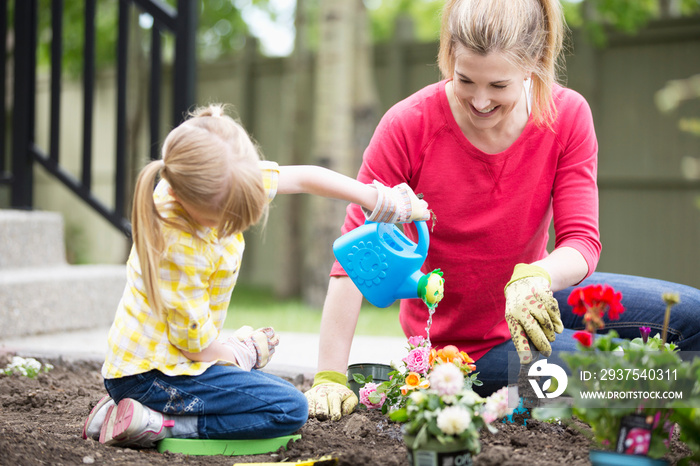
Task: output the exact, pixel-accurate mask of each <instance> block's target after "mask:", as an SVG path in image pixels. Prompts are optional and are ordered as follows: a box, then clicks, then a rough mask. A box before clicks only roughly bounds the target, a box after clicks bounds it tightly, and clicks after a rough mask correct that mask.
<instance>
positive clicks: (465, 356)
mask: <svg viewBox="0 0 700 466" xmlns="http://www.w3.org/2000/svg"><path fill="white" fill-rule="evenodd" d="M459 355H460V356H461V357H462V361H464V362H465V363H466V364H472V363H473V362H474V360H473V359H472V358H470V357H469V355H468V354H467V353H466V352H464V351H460V352H459Z"/></svg>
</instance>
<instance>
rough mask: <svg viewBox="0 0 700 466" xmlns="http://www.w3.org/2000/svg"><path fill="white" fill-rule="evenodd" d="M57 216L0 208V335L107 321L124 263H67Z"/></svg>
mask: <svg viewBox="0 0 700 466" xmlns="http://www.w3.org/2000/svg"><path fill="white" fill-rule="evenodd" d="M63 228H64V227H63V217H62V216H61V215H60V214H57V213H54V212H37V211H13V210H0V338H9V337H21V336H27V335H39V334H45V333H54V332H64V331H70V330H79V329H90V328H95V327H100V326H104V325H109V324H110V323H111V322H112V319H113V318H114V312H115V311H116V309H117V305H118V304H119V300H120V299H121V295H122V293H123V291H124V286H125V284H126V266H124V265H69V264H67V263H66V258H65V244H64V233H63Z"/></svg>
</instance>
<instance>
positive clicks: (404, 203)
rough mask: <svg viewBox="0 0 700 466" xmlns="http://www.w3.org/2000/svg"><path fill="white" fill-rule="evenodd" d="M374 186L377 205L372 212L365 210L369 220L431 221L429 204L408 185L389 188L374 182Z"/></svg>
mask: <svg viewBox="0 0 700 466" xmlns="http://www.w3.org/2000/svg"><path fill="white" fill-rule="evenodd" d="M372 186H373V187H375V188H376V189H377V204H376V205H375V206H374V210H372V212H368V211H367V210H366V209H363V210H364V212H365V217H367V220H369V221H371V222H382V223H407V222H413V221H415V220H424V221H425V220H430V211H429V210H428V203H427V202H425V201H424V200H422V199H418V196H416V195H415V193H414V192H413V190H412V189H411V187H410V186H408V185H407V184H406V183H401V184H399V185H396V186H394V187H393V188H389V187H387V186H384V185H383V184H382V183H380V182H379V181H377V180H374V183H373V184H372Z"/></svg>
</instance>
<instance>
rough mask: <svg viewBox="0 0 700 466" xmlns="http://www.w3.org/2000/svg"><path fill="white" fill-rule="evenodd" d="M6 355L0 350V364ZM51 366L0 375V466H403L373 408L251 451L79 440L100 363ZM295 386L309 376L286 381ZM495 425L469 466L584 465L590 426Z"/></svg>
mask: <svg viewBox="0 0 700 466" xmlns="http://www.w3.org/2000/svg"><path fill="white" fill-rule="evenodd" d="M9 359H10V355H0V368H4V367H5V366H6V365H7V363H8V362H9ZM42 362H50V363H51V364H53V365H54V366H55V367H54V369H53V370H51V371H50V372H48V373H41V374H39V375H38V376H37V377H36V378H34V379H29V378H27V377H19V376H6V375H2V374H0V465H78V464H80V465H82V464H120V465H121V464H133V465H178V464H188V465H207V466H211V465H227V466H231V465H232V464H233V463H253V462H255V463H265V462H268V463H269V462H282V461H283V462H288V463H294V462H296V461H300V460H309V459H319V458H321V457H324V456H327V455H330V456H331V457H332V458H336V459H337V464H338V465H353V466H354V465H377V466H380V465H381V466H408V460H407V456H406V447H405V446H404V443H403V441H402V437H401V431H400V426H399V425H397V424H395V423H392V422H389V421H388V419H387V418H386V416H383V415H382V414H381V413H380V412H377V411H366V410H361V411H356V412H355V413H353V414H351V415H350V416H347V417H345V418H343V419H342V420H340V421H336V422H332V421H323V422H321V421H318V420H316V419H311V420H309V421H308V422H307V423H306V425H305V426H304V427H303V428H302V429H301V430H300V431H299V432H297V433H298V434H301V436H302V438H301V439H300V440H298V441H296V442H293V443H290V444H289V445H288V449H287V450H285V449H283V448H280V449H279V450H278V451H276V452H275V453H271V454H266V455H257V456H236V457H230V456H188V455H183V454H174V453H169V452H166V453H158V452H157V451H156V450H135V449H130V448H121V447H110V446H105V445H102V444H100V443H99V442H96V441H93V440H83V439H82V438H81V432H82V427H83V422H84V420H85V418H86V416H87V415H88V413H89V412H90V410H91V409H92V407H93V406H94V405H95V404H96V403H97V401H98V400H99V399H100V398H101V397H102V396H104V394H105V389H104V386H103V385H102V378H101V376H100V372H99V370H100V365H99V364H98V363H96V362H92V361H64V360H60V359H59V360H42ZM293 382H294V383H295V384H296V385H297V387H298V388H299V389H300V390H306V389H308V387H309V386H310V381H309V380H304V379H303V377H298V378H297V380H294V381H293ZM515 421H516V422H513V423H503V422H496V423H495V426H496V427H497V428H498V433H497V434H490V433H488V432H484V433H482V435H481V441H482V452H481V453H480V454H479V455H478V456H476V457H475V459H474V464H475V465H476V466H490V465H493V466H496V465H518V466H521V465H523V464H527V465H528V466H550V465H551V466H554V465H561V464H567V465H569V466H576V465H589V464H590V461H589V460H588V451H589V449H590V448H591V442H590V440H589V438H588V437H587V435H586V434H587V433H588V434H590V429H588V426H586V425H585V424H582V423H580V422H578V423H575V424H574V425H572V426H566V425H556V424H548V423H543V422H539V421H536V420H532V419H530V420H528V421H527V424H526V425H523V422H522V419H517V417H516V419H515ZM689 453H690V451H689V450H688V448H687V447H686V446H685V445H684V444H682V443H680V442H679V441H678V439H677V434H676V437H674V440H673V442H672V444H671V448H670V449H669V453H668V455H667V457H666V459H667V460H669V461H670V462H671V464H674V463H675V462H676V461H677V460H678V459H680V458H682V457H684V456H687V455H688V454H689Z"/></svg>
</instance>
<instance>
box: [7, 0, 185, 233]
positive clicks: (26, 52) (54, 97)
mask: <svg viewBox="0 0 700 466" xmlns="http://www.w3.org/2000/svg"><path fill="white" fill-rule="evenodd" d="M68 1H77V0H68ZM84 2H85V5H84V16H85V28H84V48H83V73H82V76H83V120H82V131H83V134H82V136H83V138H82V158H81V168H80V170H81V173H80V176H79V177H77V178H76V177H75V176H74V175H72V174H71V173H70V172H68V171H67V170H66V169H65V168H63V167H62V166H61V164H60V153H59V143H60V132H59V128H60V126H61V119H60V114H61V77H62V71H63V70H62V55H63V30H64V27H65V24H64V17H63V10H64V8H63V7H64V0H52V3H51V12H50V14H51V28H52V34H51V35H52V41H51V75H50V80H51V84H50V103H49V105H50V125H49V131H50V135H49V144H48V153H46V151H45V150H43V149H42V148H40V147H38V146H37V144H36V138H35V127H36V102H35V95H36V75H37V46H38V41H37V37H38V32H39V31H38V24H39V22H38V19H39V18H38V15H39V8H38V1H37V0H15V2H14V4H11V3H10V1H8V0H0V37H2V38H4V46H3V47H2V51H0V54H2V59H1V60H0V67H2V69H0V90H4V89H5V88H6V83H7V69H8V68H7V63H8V62H9V59H10V58H11V60H12V63H13V68H14V73H13V81H12V82H13V89H12V96H13V101H12V110H11V115H12V125H11V128H10V131H8V128H7V125H6V123H7V122H6V116H5V115H6V112H5V111H0V184H8V185H9V186H10V205H11V207H12V208H16V209H31V208H32V207H33V191H34V179H33V178H34V177H33V166H34V163H35V162H38V163H39V164H40V165H42V166H43V167H44V168H45V169H46V171H47V172H48V173H50V174H51V175H52V176H53V177H55V178H56V179H57V180H59V181H60V182H61V183H63V184H64V185H65V186H67V187H68V188H70V189H71V190H72V191H73V192H74V193H75V194H76V195H77V196H79V197H80V198H81V199H82V200H83V201H85V202H86V203H87V204H88V205H89V206H90V207H91V208H92V209H93V210H95V211H96V212H98V213H99V214H100V215H101V216H102V217H104V218H105V219H106V220H108V221H109V222H110V223H111V224H112V225H114V226H115V227H116V228H118V229H119V230H121V231H122V232H123V233H124V234H126V235H127V236H129V235H130V234H131V225H130V223H129V221H128V219H127V218H126V216H125V213H126V206H125V202H126V199H127V197H126V193H125V190H126V187H127V182H128V180H127V179H126V167H127V147H128V145H127V138H126V133H127V131H126V129H127V107H126V103H127V98H126V96H127V92H129V89H127V69H128V66H129V63H128V54H127V49H128V44H129V28H130V26H131V22H130V16H131V14H132V9H133V8H137V9H138V11H140V12H143V13H147V14H149V15H151V17H152V18H153V26H152V36H151V47H150V53H151V57H150V58H151V60H150V65H151V69H150V79H149V106H148V114H149V129H150V134H149V142H150V147H151V153H150V156H151V158H157V157H158V149H157V147H158V141H159V139H160V134H159V128H160V127H161V119H162V117H161V101H160V99H161V96H160V90H161V87H162V82H161V81H162V77H163V60H162V56H163V50H162V49H163V41H162V35H163V34H172V35H173V36H174V43H175V52H174V55H175V57H174V66H173V73H172V74H173V82H172V87H173V94H172V109H173V114H172V115H171V118H172V122H173V124H174V125H176V124H178V123H179V122H180V121H182V119H183V115H184V113H185V112H186V111H187V109H189V108H190V107H191V106H192V105H193V103H194V101H195V96H194V93H195V79H196V77H195V69H196V67H195V33H196V27H197V6H198V5H199V2H198V1H197V0H178V1H177V9H175V8H173V7H171V6H170V5H168V4H166V3H164V2H163V1H162V0H119V18H118V21H119V23H118V28H117V31H118V32H117V34H118V37H117V51H116V52H117V53H116V56H117V63H116V70H117V73H116V75H117V92H116V129H115V133H116V138H115V140H116V148H115V149H116V157H115V164H116V165H115V169H114V173H115V175H114V178H115V179H114V202H113V207H109V206H107V205H106V204H105V203H104V202H102V201H101V200H99V199H98V198H97V197H96V196H95V195H94V192H93V186H92V184H93V183H92V168H93V162H94V161H95V160H94V156H93V153H92V147H93V134H94V131H93V110H94V106H95V101H94V96H95V68H96V66H95V62H96V47H95V40H96V23H95V20H96V12H97V8H98V3H97V0H84ZM42 11H43V10H42ZM42 14H43V13H42ZM11 16H13V17H14V22H13V26H12V29H11V31H12V33H11V34H9V35H8V28H9V25H8V22H9V21H10V20H11ZM10 38H11V39H10ZM10 40H11V43H10V44H8V43H7V42H8V41H10ZM8 50H10V52H8ZM0 108H2V109H6V108H7V107H6V96H5V92H0ZM6 135H10V137H11V160H10V163H9V164H8V163H7V161H8V160H7V159H8V157H7V156H6V153H5V152H6V147H7V144H6V143H7V141H6V139H5V138H6Z"/></svg>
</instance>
